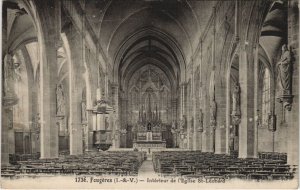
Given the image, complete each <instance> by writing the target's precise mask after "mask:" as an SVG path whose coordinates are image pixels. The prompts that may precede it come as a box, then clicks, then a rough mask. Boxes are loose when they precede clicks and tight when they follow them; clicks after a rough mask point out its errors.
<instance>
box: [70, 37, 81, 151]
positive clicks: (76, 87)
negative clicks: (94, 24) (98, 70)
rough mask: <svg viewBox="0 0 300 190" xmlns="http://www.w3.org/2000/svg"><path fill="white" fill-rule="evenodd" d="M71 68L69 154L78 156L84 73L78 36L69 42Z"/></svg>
mask: <svg viewBox="0 0 300 190" xmlns="http://www.w3.org/2000/svg"><path fill="white" fill-rule="evenodd" d="M69 43H70V47H71V53H73V54H71V60H72V63H71V67H70V69H69V84H70V88H69V90H70V93H69V94H70V118H69V125H70V154H71V155H79V154H82V153H83V128H82V123H81V101H82V90H83V86H84V78H83V73H84V72H85V68H84V61H85V48H81V47H82V46H83V45H84V43H83V39H81V36H80V35H77V36H75V37H74V38H72V39H71V40H70V41H69Z"/></svg>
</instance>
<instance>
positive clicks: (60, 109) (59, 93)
mask: <svg viewBox="0 0 300 190" xmlns="http://www.w3.org/2000/svg"><path fill="white" fill-rule="evenodd" d="M56 103H57V104H56V115H58V116H64V114H65V98H64V92H63V88H62V85H61V84H59V85H58V86H57V87H56Z"/></svg>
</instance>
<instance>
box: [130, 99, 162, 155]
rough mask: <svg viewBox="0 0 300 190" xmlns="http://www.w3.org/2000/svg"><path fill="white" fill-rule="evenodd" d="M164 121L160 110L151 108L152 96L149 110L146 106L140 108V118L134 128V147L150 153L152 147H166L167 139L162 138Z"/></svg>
mask: <svg viewBox="0 0 300 190" xmlns="http://www.w3.org/2000/svg"><path fill="white" fill-rule="evenodd" d="M162 127H163V125H162V122H161V118H160V112H158V111H157V106H156V108H155V111H152V110H151V105H150V98H149V106H148V109H147V111H145V110H144V107H143V106H142V108H141V109H140V110H139V118H138V121H137V123H136V125H135V126H134V128H133V132H134V134H135V137H134V141H133V148H136V149H138V150H145V151H147V152H148V153H150V151H151V149H162V148H166V141H165V140H164V139H162V130H163V129H162Z"/></svg>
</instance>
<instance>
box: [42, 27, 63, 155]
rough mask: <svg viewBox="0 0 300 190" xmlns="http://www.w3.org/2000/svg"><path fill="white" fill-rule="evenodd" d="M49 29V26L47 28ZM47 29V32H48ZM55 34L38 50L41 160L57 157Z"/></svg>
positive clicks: (48, 36) (50, 35) (46, 39)
mask: <svg viewBox="0 0 300 190" xmlns="http://www.w3.org/2000/svg"><path fill="white" fill-rule="evenodd" d="M49 27H50V28H51V26H49ZM50 28H49V30H50ZM55 37H56V36H55V34H54V33H53V34H50V33H49V34H48V35H47V38H45V39H44V43H43V42H40V43H43V44H44V46H43V48H42V49H40V58H41V60H40V84H41V85H40V86H41V88H40V91H41V92H40V94H41V107H40V110H41V137H40V139H41V141H40V142H41V158H56V157H58V130H59V129H58V128H57V125H56V84H57V74H56V73H57V51H56V47H55V39H56V38H55Z"/></svg>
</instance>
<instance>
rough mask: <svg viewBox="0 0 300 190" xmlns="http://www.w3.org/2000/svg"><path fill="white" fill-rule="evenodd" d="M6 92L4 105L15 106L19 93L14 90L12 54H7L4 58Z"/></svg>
mask: <svg viewBox="0 0 300 190" xmlns="http://www.w3.org/2000/svg"><path fill="white" fill-rule="evenodd" d="M3 69H4V71H3V72H4V73H3V74H4V88H3V89H4V91H3V92H4V94H3V100H2V101H3V102H2V103H3V106H13V105H16V104H17V103H18V98H17V95H16V93H15V91H14V81H13V80H14V74H15V71H14V60H13V57H12V55H11V54H9V53H8V54H7V55H6V56H5V59H4V68H3Z"/></svg>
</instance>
